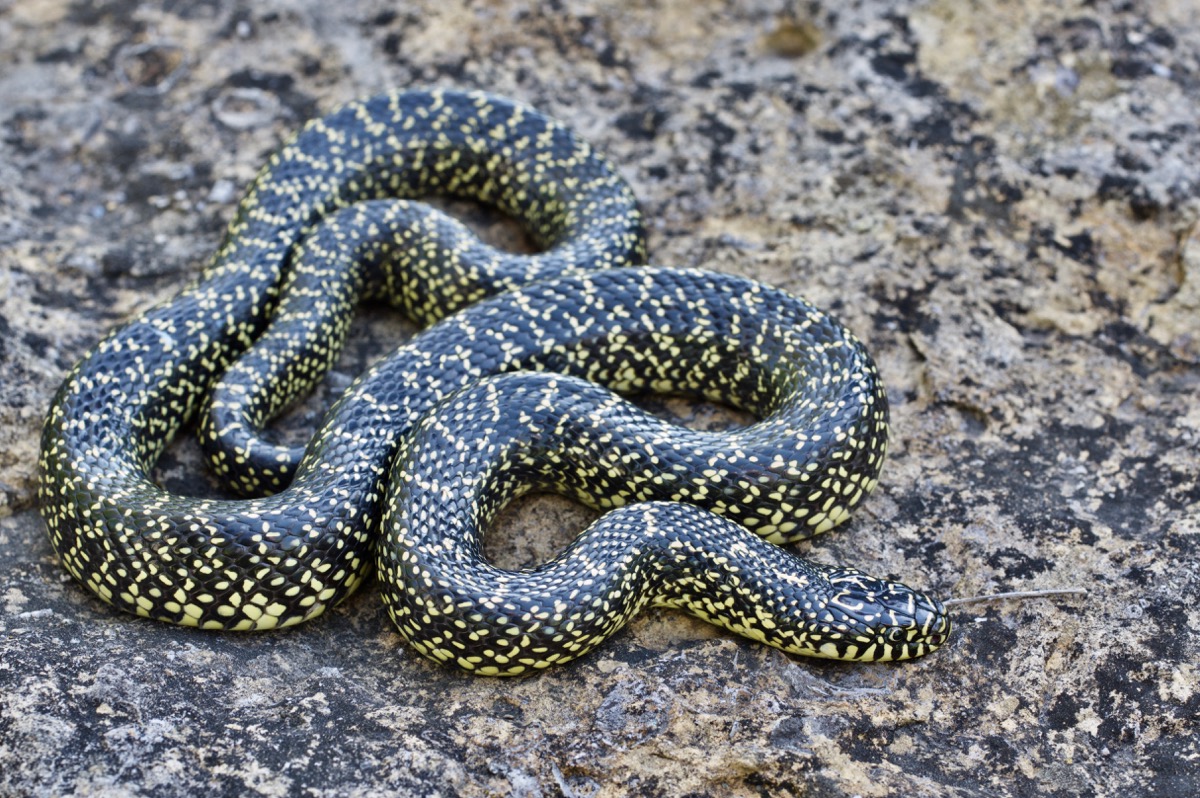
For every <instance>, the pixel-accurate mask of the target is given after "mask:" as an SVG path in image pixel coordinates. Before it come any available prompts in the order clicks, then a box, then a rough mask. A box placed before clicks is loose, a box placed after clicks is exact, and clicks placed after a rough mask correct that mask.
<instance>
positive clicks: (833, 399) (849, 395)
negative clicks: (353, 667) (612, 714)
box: [39, 91, 949, 674]
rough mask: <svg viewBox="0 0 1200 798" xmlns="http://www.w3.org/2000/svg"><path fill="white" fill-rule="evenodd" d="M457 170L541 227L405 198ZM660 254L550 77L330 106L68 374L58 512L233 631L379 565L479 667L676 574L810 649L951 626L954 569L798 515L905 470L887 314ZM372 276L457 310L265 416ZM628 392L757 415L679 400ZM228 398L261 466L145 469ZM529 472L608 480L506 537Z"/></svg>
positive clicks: (385, 580)
mask: <svg viewBox="0 0 1200 798" xmlns="http://www.w3.org/2000/svg"><path fill="white" fill-rule="evenodd" d="M428 194H455V195H462V196H467V197H472V198H475V199H477V200H480V201H482V202H485V203H488V204H491V205H494V206H496V207H498V208H500V209H501V210H503V211H505V212H507V213H509V214H511V215H513V216H515V217H517V218H518V219H519V220H520V221H521V222H522V223H524V224H525V226H526V227H527V228H528V229H529V231H530V232H531V234H532V235H533V236H534V238H535V239H536V241H537V243H538V244H539V245H540V246H541V247H542V249H543V251H542V252H541V253H540V254H538V255H533V256H518V255H510V254H505V253H500V252H498V251H496V250H494V249H491V248H489V247H487V246H485V245H484V244H482V243H481V242H479V241H478V240H477V239H475V238H474V236H472V235H471V234H470V233H469V232H467V230H466V229H465V228H464V227H463V226H462V225H460V224H459V223H457V222H455V221H453V220H452V219H450V218H449V217H447V216H445V215H444V214H441V213H440V212H438V211H434V210H432V209H431V208H429V207H428V206H425V205H423V204H420V203H414V202H411V201H409V200H408V199H404V198H405V197H409V198H411V197H418V196H423V195H428ZM643 258H644V244H643V236H642V230H641V223H640V218H639V216H638V213H637V210H636V208H635V203H634V200H633V197H632V195H631V194H630V192H629V190H628V188H627V187H626V186H625V184H624V183H623V182H622V181H621V179H620V178H619V177H618V176H617V175H616V174H615V173H614V172H613V171H612V169H611V168H610V167H609V166H608V165H607V164H606V163H605V161H604V160H603V159H602V158H600V157H599V156H598V155H597V154H596V153H594V152H593V151H592V150H591V149H590V148H589V147H588V145H587V144H586V143H584V142H582V141H581V140H579V139H578V138H577V137H575V136H574V135H573V134H572V133H571V132H570V131H569V130H567V129H566V128H564V127H563V126H561V125H560V124H558V123H556V122H554V121H553V120H550V119H547V118H546V117H544V116H542V115H540V114H538V113H536V112H535V111H533V110H531V109H529V108H527V107H525V106H522V105H519V104H516V103H513V102H510V101H506V100H501V99H497V98H495V97H492V96H489V95H485V94H479V93H459V92H449V91H429V92H403V93H395V94H388V95H383V96H380V97H376V98H373V99H370V100H367V101H364V102H360V103H355V104H351V105H348V106H346V107H344V108H342V109H341V110H339V111H337V112H335V113H333V114H331V115H330V116H328V117H325V118H324V119H320V120H316V121H314V122H311V123H310V124H309V125H308V126H306V127H305V128H304V130H302V131H301V132H300V134H299V135H298V136H297V137H296V138H295V139H294V140H293V141H292V142H291V143H289V144H288V145H287V146H285V147H284V148H282V149H281V150H280V151H279V152H278V153H277V154H276V155H275V156H273V157H272V159H271V161H270V163H269V164H268V165H267V166H266V168H265V169H264V170H263V172H262V173H261V174H260V175H259V177H258V179H257V181H256V182H255V184H254V186H253V188H252V189H251V190H250V192H249V193H248V195H247V196H246V198H245V199H244V200H243V201H242V203H241V206H240V208H239V211H238V214H237V217H236V219H235V220H234V222H233V223H232V225H231V227H230V230H229V232H228V235H227V237H226V240H225V243H224V245H223V246H222V248H221V250H220V251H219V252H218V253H217V255H216V257H215V258H214V260H213V262H212V263H211V264H210V265H209V266H208V268H207V269H205V271H204V272H203V273H202V274H201V275H200V277H199V278H198V279H197V280H196V281H195V282H194V283H193V284H192V285H190V286H189V287H187V288H186V289H185V290H184V291H183V292H181V293H180V294H179V295H178V296H176V297H175V298H174V299H172V300H170V301H168V302H166V303H165V304H163V305H160V306H158V307H156V308H153V309H151V310H149V311H147V312H145V313H143V314H142V315H141V316H139V317H137V318H135V319H134V320H133V321H131V322H129V323H127V324H126V325H125V326H123V327H121V328H119V329H118V330H116V331H114V332H113V333H111V334H110V335H109V336H108V337H107V338H105V339H104V340H103V341H101V342H100V343H99V344H98V345H97V346H96V347H94V348H93V349H92V350H91V351H90V352H89V353H88V354H87V355H85V357H84V358H83V359H82V360H81V361H80V363H79V364H78V365H77V366H76V367H75V369H74V370H73V371H72V372H71V373H70V375H69V376H68V377H67V379H66V380H65V382H64V383H63V385H62V387H61V388H60V390H59V392H58V394H57V395H56V397H55V399H54V401H53V403H52V406H51V409H50V413H49V416H48V419H47V422H46V426H45V430H44V433H43V439H42V460H41V465H42V473H43V477H42V481H41V485H40V491H39V497H40V501H41V507H42V512H43V515H44V517H45V519H46V522H47V525H48V527H49V532H50V539H51V542H52V544H53V546H54V548H55V550H56V551H57V552H58V554H59V557H60V558H61V560H62V563H63V565H64V566H65V567H66V569H67V570H68V571H70V573H71V574H72V575H73V576H74V577H75V578H76V579H77V580H78V581H79V582H81V583H82V584H83V585H85V586H86V587H88V588H89V589H90V590H91V591H93V592H94V593H95V594H97V595H98V596H100V597H101V598H102V599H104V600H105V601H107V602H109V603H110V604H113V605H114V606H116V607H119V608H121V609H123V610H127V611H129V612H133V613H136V614H138V615H142V616H146V617H151V618H156V619H159V620H165V621H169V622H172V623H178V624H186V625H194V626H201V627H204V628H213V629H231V630H232V629H269V628H273V627H277V626H287V625H291V624H296V623H300V622H302V621H305V620H308V619H310V618H313V617H315V616H317V615H319V614H321V613H322V612H323V611H324V610H325V609H327V608H328V607H330V606H332V605H334V604H336V603H337V602H338V601H340V600H342V599H343V598H345V597H346V596H347V595H348V594H349V593H350V592H351V591H352V590H353V589H354V588H355V587H356V586H357V585H358V584H359V583H360V582H361V580H362V579H363V577H364V575H365V574H366V573H367V571H368V570H369V568H370V566H371V565H372V564H376V565H377V567H378V573H379V577H380V583H381V586H382V589H383V594H384V598H385V601H386V604H387V607H388V610H389V612H390V614H391V616H392V618H393V619H394V621H395V622H396V625H397V627H398V628H399V629H400V631H401V633H402V634H403V635H404V636H405V637H406V638H407V639H408V640H409V641H410V642H411V643H412V644H413V645H414V647H416V648H417V649H418V650H419V651H420V652H422V653H423V654H425V655H426V656H429V657H431V658H433V659H435V660H438V661H447V662H454V663H456V664H458V665H459V666H461V667H463V668H465V669H468V670H471V671H474V672H477V673H483V674H517V673H522V672H527V671H529V670H532V669H536V668H542V667H546V666H548V665H551V664H554V663H559V662H565V661H567V660H569V659H572V658H574V657H576V656H579V655H580V654H583V653H585V652H587V651H588V650H590V649H592V648H593V647H595V646H596V645H597V644H599V643H600V642H601V641H602V640H604V639H605V638H606V637H608V636H609V635H610V634H612V633H613V632H614V631H615V630H616V629H618V628H620V626H621V625H622V624H623V623H624V622H625V621H626V620H627V619H628V618H629V617H631V616H632V615H633V614H634V613H636V612H637V610H638V609H639V608H640V607H642V606H643V605H645V604H647V603H655V604H659V605H666V606H674V607H680V608H682V609H685V610H687V611H688V612H691V613H692V614H694V615H697V616H699V617H702V618H705V619H707V620H709V621H712V622H714V623H717V624H720V625H722V626H724V627H726V628H728V629H731V630H733V631H736V632H738V633H740V634H742V635H745V636H747V637H750V638H753V639H756V640H760V641H763V642H766V643H768V644H770V645H773V646H776V647H778V648H781V649H784V650H786V651H789V652H793V653H800V654H809V655H814V656H821V657H835V658H841V659H852V660H888V659H904V658H908V657H913V656H919V655H921V654H924V653H927V652H928V651H931V650H933V649H934V648H936V647H937V646H938V645H940V644H941V642H942V641H943V640H944V639H945V636H946V634H947V633H948V631H949V622H948V620H947V618H946V615H945V612H944V610H943V608H942V606H941V604H940V603H938V602H937V601H936V600H934V599H931V598H929V597H927V596H925V595H923V594H921V593H918V592H916V591H913V590H911V589H910V588H908V587H905V586H904V585H900V584H896V583H892V582H887V581H883V580H877V579H873V578H871V577H868V576H866V575H865V574H862V573H860V572H858V571H856V570H854V569H852V568H844V567H832V566H824V565H817V564H814V563H810V562H808V561H806V560H803V559H800V558H799V557H797V556H795V555H794V554H792V553H790V552H788V551H785V550H783V549H781V548H779V547H778V546H776V545H774V544H775V543H782V542H789V541H795V540H800V539H803V538H805V537H808V536H811V535H813V534H816V533H819V532H823V531H825V530H827V529H829V528H831V527H832V526H834V525H836V524H838V523H840V522H841V521H843V520H845V518H846V517H848V515H849V512H850V510H851V509H852V508H853V507H854V506H855V505H856V504H857V503H858V502H859V501H860V499H861V498H862V497H863V496H865V495H866V494H867V493H869V492H870V490H871V489H872V487H873V486H874V484H875V481H876V478H877V475H878V472H879V468H880V466H881V464H882V460H883V456H884V451H885V447H886V435H887V403H886V397H885V394H884V391H883V388H882V387H881V385H880V383H879V380H878V377H877V375H876V371H875V367H874V365H873V363H872V362H871V360H870V358H869V356H868V355H867V353H866V352H865V350H864V349H863V348H862V346H861V345H860V344H859V342H858V341H857V340H856V339H854V337H853V336H852V335H850V333H849V332H847V331H846V330H845V329H844V328H843V327H841V326H840V325H839V324H837V323H836V322H835V321H833V320H831V319H830V318H829V317H828V316H826V315H825V314H823V313H822V312H821V311H819V310H817V309H815V308H813V307H812V306H810V305H809V304H807V303H806V302H804V301H803V300H801V299H799V298H796V297H794V296H791V295H789V294H787V293H785V292H783V291H779V290H776V289H773V288H769V287H767V286H764V285H761V284H758V283H755V282H752V281H750V280H746V279H743V278H739V277H732V276H727V275H721V274H716V273H710V272H703V271H693V270H671V269H659V268H653V267H648V266H640V265H639V264H640V263H641V262H642V260H643ZM372 295H374V296H379V297H384V298H386V299H388V300H389V301H391V302H392V303H393V304H395V305H397V306H399V307H400V308H401V309H402V310H403V311H404V312H405V313H407V314H408V315H409V316H411V317H412V318H413V319H415V320H416V321H418V322H420V323H422V324H432V326H431V327H429V328H428V329H427V330H425V331H424V332H422V333H420V334H419V335H417V336H416V337H415V338H414V339H413V340H412V341H410V342H409V343H408V344H406V345H404V346H402V347H401V348H399V349H398V350H397V351H396V352H395V353H393V354H392V355H390V356H388V357H387V358H385V359H383V360H381V361H380V362H379V363H378V364H377V365H375V366H374V367H373V368H371V369H370V370H369V371H368V372H367V373H366V374H364V375H362V376H361V377H360V378H359V379H358V380H357V381H356V382H355V383H354V384H353V385H352V386H351V387H350V388H349V390H348V391H347V392H346V393H345V394H344V395H343V396H342V398H341V399H340V400H339V401H338V402H337V403H336V404H335V406H334V407H333V408H332V409H331V410H330V411H329V413H328V415H327V416H326V419H325V421H324V423H323V425H322V426H321V428H320V429H319V431H318V432H317V434H316V435H315V437H314V438H313V439H312V441H311V442H310V443H309V445H308V446H307V448H306V449H304V450H292V449H289V448H287V447H282V446H279V445H277V444H274V443H272V442H271V441H269V440H267V439H266V438H264V437H263V435H262V433H261V432H260V430H261V428H262V427H263V426H264V425H265V424H266V423H267V421H269V420H270V418H271V417H272V416H274V415H275V414H276V413H278V412H279V411H280V410H281V409H282V408H283V407H284V406H285V405H286V404H287V403H288V402H289V401H290V400H291V399H292V398H294V397H295V396H297V395H299V394H301V393H303V392H304V391H305V390H307V389H308V388H309V387H311V385H312V384H313V383H314V382H315V381H317V380H319V379H320V378H321V376H322V374H323V373H324V372H325V371H326V370H327V369H328V368H329V366H330V365H331V364H332V361H333V359H334V358H335V357H336V354H337V351H338V349H339V347H340V345H341V342H342V340H343V339H344V336H345V332H346V328H347V325H348V321H347V319H348V318H349V316H350V313H351V311H352V308H353V305H354V304H355V303H356V302H357V301H358V300H359V299H360V298H362V297H363V296H372ZM451 314H452V315H451ZM443 317H445V318H443ZM439 319H441V320H440V321H439ZM602 386H603V387H602ZM612 391H617V392H620V393H638V392H645V391H654V392H666V393H677V394H684V395H691V396H700V397H706V398H709V399H712V400H716V401H721V402H726V403H729V404H732V405H735V406H737V407H741V408H745V409H747V410H749V411H751V412H752V413H754V414H755V415H756V416H757V417H758V418H759V421H758V422H757V423H755V424H752V425H750V426H748V427H745V428H742V429H736V430H731V431H727V432H722V433H711V432H700V431H694V430H687V429H681V428H678V427H674V426H671V425H668V424H666V423H665V422H662V421H660V420H658V419H656V418H655V417H653V416H650V415H648V414H646V413H645V412H643V411H641V410H639V409H637V408H636V407H634V406H633V405H631V404H629V403H628V402H626V401H625V400H624V399H621V398H619V397H618V396H617V395H615V394H614V393H612ZM198 411H199V416H200V435H201V438H202V441H203V443H204V446H205V448H206V451H207V452H208V454H209V457H210V460H211V462H212V465H213V467H214V469H215V471H216V472H217V473H218V474H219V475H220V476H221V477H222V479H223V480H224V481H225V482H226V483H228V484H229V485H230V486H231V487H232V488H234V489H236V490H238V491H240V492H242V493H244V494H247V495H249V496H251V497H252V498H247V499H238V500H233V499H230V500H213V499H197V498H192V497H185V496H178V495H173V494H170V493H168V492H166V491H164V490H163V489H162V488H160V487H159V486H158V485H156V484H155V483H154V482H153V481H152V480H151V479H150V477H149V476H148V474H149V470H150V468H151V467H152V466H153V464H154V462H155V461H156V459H157V457H158V456H159V454H160V453H161V452H162V450H163V447H164V446H165V445H166V443H167V442H168V441H169V440H170V439H171V438H172V436H173V435H174V434H175V433H176V432H177V431H178V430H179V428H180V427H181V426H183V425H184V424H185V423H187V422H188V420H189V419H191V418H192V417H194V416H196V415H197V413H198ZM531 490H539V491H554V492H559V493H562V494H565V495H567V496H570V497H574V498H577V499H578V500H580V501H582V502H585V503H587V504H590V505H591V506H594V507H597V508H602V509H605V510H610V509H611V510H612V512H609V513H607V514H605V515H604V516H602V517H601V518H600V519H599V520H598V521H597V522H596V523H595V524H593V525H592V526H591V527H589V528H588V529H587V530H586V531H584V532H583V533H582V534H581V535H580V536H579V538H578V539H577V540H576V542H575V543H573V544H572V545H571V546H570V547H568V549H567V550H566V551H564V552H563V553H562V554H561V555H559V556H558V557H556V558H555V559H554V560H552V561H550V562H548V563H546V564H544V565H541V566H539V567H537V568H534V569H531V570H527V571H518V572H513V571H504V570H500V569H497V568H495V567H494V566H492V565H490V564H489V563H488V562H487V561H486V560H485V559H484V558H483V556H482V554H481V546H480V536H481V535H482V534H484V532H485V530H486V529H487V527H488V525H489V524H490V523H491V521H492V520H493V518H494V517H495V515H496V513H497V512H498V510H499V509H500V508H501V507H503V506H504V505H505V504H506V503H507V502H509V501H511V500H512V499H513V498H514V497H516V496H519V495H521V494H522V493H525V492H528V491H531ZM272 491H277V492H274V493H273V494H272V495H267V496H263V495H262V494H264V493H269V492H272ZM769 541H770V542H769Z"/></svg>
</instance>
